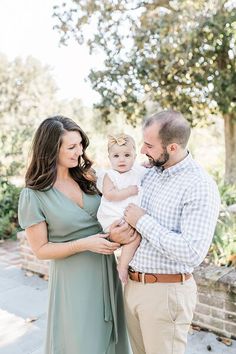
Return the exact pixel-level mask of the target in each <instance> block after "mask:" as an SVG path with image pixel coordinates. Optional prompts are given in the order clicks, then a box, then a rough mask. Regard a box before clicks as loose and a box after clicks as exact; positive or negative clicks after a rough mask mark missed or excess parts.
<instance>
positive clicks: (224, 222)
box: [208, 174, 236, 266]
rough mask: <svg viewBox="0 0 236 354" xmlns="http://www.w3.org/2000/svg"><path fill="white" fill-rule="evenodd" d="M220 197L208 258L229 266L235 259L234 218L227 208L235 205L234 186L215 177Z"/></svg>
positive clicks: (217, 263) (235, 236) (215, 262)
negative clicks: (218, 213)
mask: <svg viewBox="0 0 236 354" xmlns="http://www.w3.org/2000/svg"><path fill="white" fill-rule="evenodd" d="M215 177H216V182H217V184H218V188H219V192H220V196H221V209H220V215H219V218H218V222H217V226H216V230H215V234H214V238H213V241H212V245H211V247H210V250H209V254H208V258H209V260H210V262H212V263H214V264H216V265H227V266H228V265H231V263H232V260H233V259H235V258H236V217H235V216H234V215H232V214H231V213H229V212H228V211H227V207H228V206H229V205H231V204H235V203H236V186H235V185H230V184H226V183H225V182H224V180H223V178H221V177H220V175H219V174H217V175H215Z"/></svg>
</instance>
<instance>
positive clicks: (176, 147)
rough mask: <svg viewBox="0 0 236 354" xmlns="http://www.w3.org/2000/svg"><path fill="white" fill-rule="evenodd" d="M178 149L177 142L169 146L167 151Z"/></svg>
mask: <svg viewBox="0 0 236 354" xmlns="http://www.w3.org/2000/svg"><path fill="white" fill-rule="evenodd" d="M178 149H179V145H178V144H176V143H172V144H169V145H168V146H167V151H168V152H169V153H172V154H173V153H175V152H176V151H178Z"/></svg>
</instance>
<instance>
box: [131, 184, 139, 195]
mask: <svg viewBox="0 0 236 354" xmlns="http://www.w3.org/2000/svg"><path fill="white" fill-rule="evenodd" d="M129 191H130V195H137V194H138V186H136V185H133V186H129Z"/></svg>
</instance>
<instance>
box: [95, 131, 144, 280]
mask: <svg viewBox="0 0 236 354" xmlns="http://www.w3.org/2000/svg"><path fill="white" fill-rule="evenodd" d="M108 156H109V160H110V163H111V167H112V169H110V170H108V171H106V174H105V176H104V179H103V187H102V194H103V196H102V200H101V204H100V207H99V209H98V213H97V217H98V221H99V222H100V224H101V225H102V227H103V230H104V232H109V229H110V226H111V224H112V223H113V222H114V221H115V220H118V219H121V222H122V218H123V216H124V211H125V209H126V207H127V206H128V204H129V203H135V204H137V205H140V203H141V188H140V185H141V180H142V177H143V176H144V174H145V172H146V169H145V168H144V167H142V166H136V167H134V162H135V158H136V152H135V142H134V139H133V138H132V137H131V136H129V135H126V134H120V135H117V136H109V137H108ZM139 243H140V236H138V237H136V239H135V240H134V241H133V242H131V243H129V244H127V245H124V246H123V247H122V252H121V256H120V259H119V264H118V266H117V269H118V272H119V277H120V279H121V281H122V282H123V283H127V280H128V265H129V262H130V261H131V259H132V257H133V255H134V253H135V251H136V249H137V247H138V246H139Z"/></svg>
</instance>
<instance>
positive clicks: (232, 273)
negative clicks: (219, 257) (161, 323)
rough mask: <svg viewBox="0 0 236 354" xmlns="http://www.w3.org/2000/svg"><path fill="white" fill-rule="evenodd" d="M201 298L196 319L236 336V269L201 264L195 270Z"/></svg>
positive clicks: (195, 315) (209, 326)
mask: <svg viewBox="0 0 236 354" xmlns="http://www.w3.org/2000/svg"><path fill="white" fill-rule="evenodd" d="M194 277H195V280H196V282H197V285H198V302H197V306H196V310H195V314H194V319H193V323H194V324H196V325H198V326H200V327H203V328H207V329H209V330H211V331H213V332H215V333H218V334H220V335H223V336H226V337H232V338H236V269H235V268H230V267H216V266H208V267H199V268H198V269H197V270H196V271H195V273H194Z"/></svg>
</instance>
